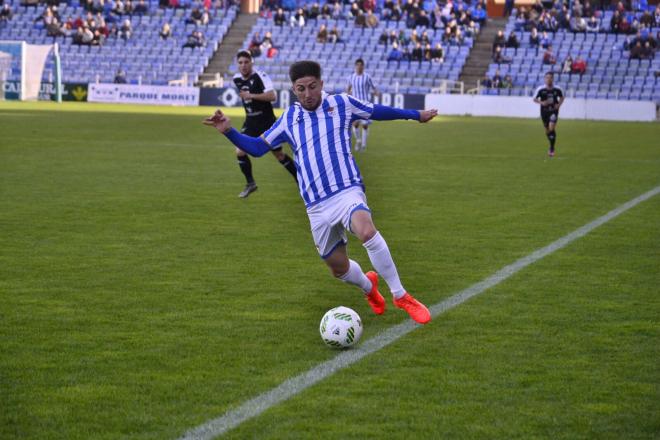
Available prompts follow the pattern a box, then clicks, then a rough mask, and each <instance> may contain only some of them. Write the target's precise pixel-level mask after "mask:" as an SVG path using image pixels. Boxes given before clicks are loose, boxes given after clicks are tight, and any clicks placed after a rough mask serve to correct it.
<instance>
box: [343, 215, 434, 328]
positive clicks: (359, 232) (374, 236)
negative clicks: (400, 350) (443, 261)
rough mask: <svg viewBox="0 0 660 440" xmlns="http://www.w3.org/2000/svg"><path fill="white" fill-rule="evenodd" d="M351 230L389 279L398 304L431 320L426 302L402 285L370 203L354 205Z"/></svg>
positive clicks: (414, 315) (417, 316)
mask: <svg viewBox="0 0 660 440" xmlns="http://www.w3.org/2000/svg"><path fill="white" fill-rule="evenodd" d="M350 227H351V228H350V229H351V232H353V234H355V236H356V237H357V238H358V239H359V240H360V241H361V242H362V245H363V246H364V248H365V249H366V250H367V254H368V255H369V259H370V260H371V264H372V265H373V266H374V268H375V269H376V271H377V272H378V273H380V275H381V276H382V277H383V278H384V279H385V282H386V283H387V285H388V286H389V288H390V291H391V292H392V296H393V297H394V305H396V306H397V307H398V308H400V309H404V310H405V311H406V312H408V314H409V315H410V317H411V318H412V319H413V320H415V321H416V322H418V323H420V324H426V323H427V322H429V321H430V320H431V314H430V312H429V310H428V309H427V308H426V306H425V305H424V304H422V303H421V302H419V301H417V300H416V299H415V298H413V297H412V295H410V294H409V293H408V292H406V290H405V289H404V288H403V285H402V284H401V279H400V278H399V273H398V271H397V269H396V265H395V264H394V260H393V259H392V254H391V253H390V250H389V248H388V246H387V243H386V242H385V239H384V238H383V237H382V236H381V235H380V232H378V230H377V229H376V226H375V225H374V223H373V221H372V219H371V213H370V212H369V210H368V208H367V207H366V205H359V206H357V207H355V208H353V210H352V212H351V214H350Z"/></svg>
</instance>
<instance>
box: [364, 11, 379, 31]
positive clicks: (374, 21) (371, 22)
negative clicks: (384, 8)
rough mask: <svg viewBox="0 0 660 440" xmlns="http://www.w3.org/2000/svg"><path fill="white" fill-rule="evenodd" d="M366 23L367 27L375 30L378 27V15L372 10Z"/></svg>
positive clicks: (365, 19)
mask: <svg viewBox="0 0 660 440" xmlns="http://www.w3.org/2000/svg"><path fill="white" fill-rule="evenodd" d="M364 22H365V25H366V27H368V28H375V27H378V17H376V14H374V12H373V11H372V10H368V11H367V14H366V15H365V18H364Z"/></svg>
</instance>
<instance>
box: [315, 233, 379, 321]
mask: <svg viewBox="0 0 660 440" xmlns="http://www.w3.org/2000/svg"><path fill="white" fill-rule="evenodd" d="M323 260H324V261H325V264H327V265H328V267H329V268H330V271H331V272H332V275H334V276H335V277H336V278H339V279H340V280H342V281H343V282H345V283H349V284H353V285H355V286H357V287H359V288H360V289H362V291H363V292H364V294H365V298H366V300H367V302H368V303H369V306H371V309H372V310H373V311H374V313H375V314H376V315H382V314H383V313H384V312H385V307H386V306H385V299H384V298H383V295H381V294H380V292H379V291H378V274H376V272H367V273H366V274H365V273H364V272H362V268H361V267H360V265H359V264H358V263H357V261H354V260H351V259H350V258H348V254H347V253H346V245H345V244H343V242H341V244H339V245H337V247H335V249H334V250H333V251H332V252H331V253H330V255H327V256H325V257H324V258H323Z"/></svg>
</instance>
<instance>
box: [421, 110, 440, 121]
mask: <svg viewBox="0 0 660 440" xmlns="http://www.w3.org/2000/svg"><path fill="white" fill-rule="evenodd" d="M436 116H438V109H435V108H432V109H431V110H420V112H419V122H428V121H430V120H431V119H433V118H435V117H436Z"/></svg>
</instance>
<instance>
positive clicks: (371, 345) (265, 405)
mask: <svg viewBox="0 0 660 440" xmlns="http://www.w3.org/2000/svg"><path fill="white" fill-rule="evenodd" d="M659 193H660V186H657V187H655V188H653V189H652V190H650V191H648V192H646V193H644V194H642V195H641V196H639V197H636V198H634V199H632V200H630V201H628V202H626V203H624V204H623V205H621V206H619V207H617V208H615V209H613V210H612V211H610V212H608V213H607V214H605V215H603V216H602V217H598V218H597V219H596V220H594V221H592V222H590V223H587V224H586V225H584V226H582V227H581V228H579V229H576V230H575V231H573V232H571V233H570V234H568V235H565V236H563V237H562V238H560V239H558V240H557V241H554V242H552V243H550V244H549V245H547V246H545V247H543V248H540V249H537V250H536V251H534V252H532V253H531V254H529V255H527V256H525V257H522V258H520V259H519V260H517V261H516V262H514V263H512V264H509V265H508V266H505V267H503V268H502V269H500V270H499V271H497V272H495V273H494V274H493V275H491V276H489V277H488V278H486V279H484V280H482V281H480V282H478V283H476V284H474V285H472V286H470V287H468V288H467V289H465V290H462V291H460V292H458V293H456V294H455V295H453V296H451V297H449V298H447V299H446V300H444V301H441V302H439V303H438V304H435V305H433V306H431V307H430V310H431V314H432V315H433V317H437V316H438V315H441V314H442V313H444V312H446V311H447V310H450V309H452V308H454V307H456V306H458V305H460V304H462V303H464V302H465V301H467V300H469V299H470V298H472V297H473V296H477V295H479V294H481V293H483V292H485V291H486V290H487V289H489V288H491V287H493V286H495V285H497V284H499V283H501V282H502V281H504V280H506V279H507V278H509V277H511V276H512V275H514V274H515V273H516V272H518V271H520V270H522V269H524V268H525V267H527V266H529V265H530V264H533V263H535V262H536V261H538V260H540V259H541V258H543V257H545V256H547V255H550V254H552V253H553V252H555V251H557V250H559V249H561V248H563V247H565V246H567V245H568V244H570V243H571V242H573V241H575V240H577V239H578V238H581V237H583V236H585V235H587V234H588V233H589V232H591V231H593V230H594V229H596V228H597V227H599V226H601V225H602V224H604V223H607V222H608V221H610V220H612V219H613V218H615V217H617V216H619V215H620V214H622V213H624V212H626V211H627V210H629V209H631V208H633V207H634V206H636V205H638V204H639V203H641V202H643V201H645V200H647V199H650V198H651V197H653V196H655V195H657V194H659ZM430 325H433V323H431V324H430ZM419 327H420V325H418V324H415V323H414V322H413V321H411V320H407V321H405V322H403V323H401V324H398V325H395V326H392V327H390V328H389V329H387V330H385V331H383V332H382V333H379V334H378V335H377V336H375V337H373V338H371V339H369V340H367V341H365V342H364V343H362V344H360V345H359V346H358V347H357V348H355V349H352V350H348V351H343V352H341V353H339V354H338V355H337V356H335V357H334V358H332V359H330V360H328V361H325V362H323V363H321V364H319V365H317V366H316V367H314V368H312V369H311V370H308V371H306V372H304V373H301V374H299V375H298V376H295V377H292V378H291V379H288V380H286V381H285V382H282V383H281V384H280V385H278V386H277V387H275V388H273V389H271V390H270V391H266V392H265V393H262V394H259V395H258V396H255V397H253V398H252V399H250V400H248V401H246V402H244V403H243V404H241V405H240V406H239V407H237V408H234V409H232V410H230V411H227V412H226V413H225V414H223V415H222V416H220V417H217V418H215V419H212V420H209V421H208V422H206V423H204V424H202V425H200V426H197V427H196V428H193V429H191V430H189V431H188V432H186V433H185V434H184V435H183V437H181V440H202V439H212V438H215V437H217V436H219V435H222V434H224V433H226V432H227V431H229V430H231V429H233V428H235V427H237V426H238V425H240V424H241V423H243V422H245V421H247V420H249V419H251V418H253V417H256V416H258V415H259V414H261V413H262V412H264V411H266V410H267V409H269V408H271V407H273V406H275V405H277V404H278V403H280V402H283V401H285V400H287V399H289V398H290V397H293V396H295V395H296V394H299V393H301V392H302V391H304V390H306V389H307V388H309V387H311V386H312V385H314V384H315V383H317V382H319V381H321V380H323V379H325V378H326V377H328V376H331V375H332V374H334V373H335V372H337V371H339V370H341V369H343V368H346V367H348V366H350V365H352V364H354V363H355V362H357V361H359V360H360V359H362V358H364V357H365V356H368V355H370V354H371V353H374V352H376V351H378V350H380V349H382V348H384V347H386V346H388V345H389V344H391V343H392V342H394V341H396V340H397V339H399V338H401V337H403V336H405V335H407V334H408V333H410V332H412V331H413V330H415V329H417V328H419Z"/></svg>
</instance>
